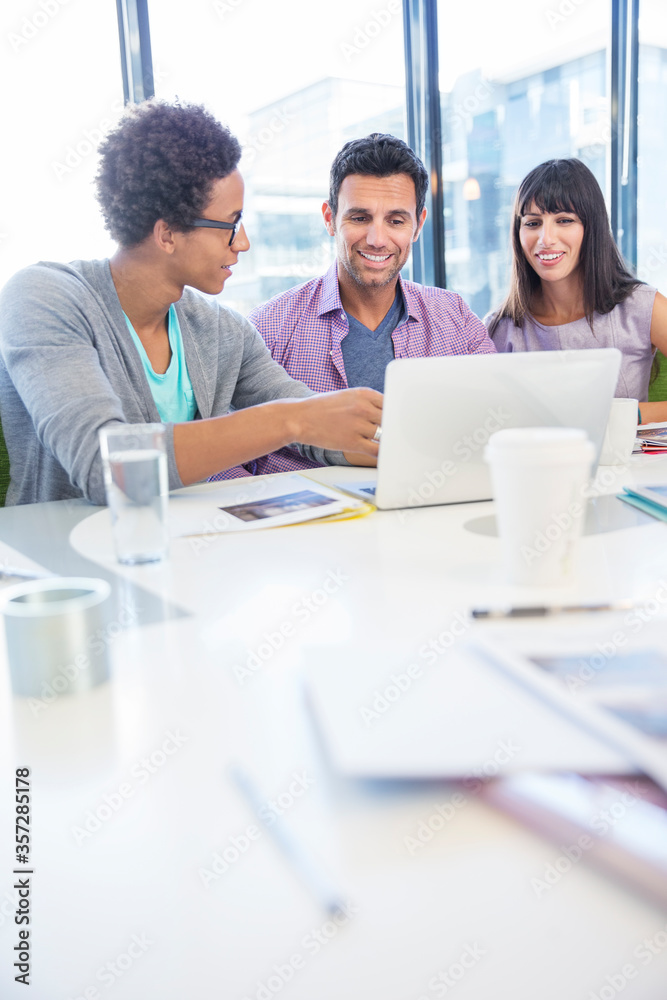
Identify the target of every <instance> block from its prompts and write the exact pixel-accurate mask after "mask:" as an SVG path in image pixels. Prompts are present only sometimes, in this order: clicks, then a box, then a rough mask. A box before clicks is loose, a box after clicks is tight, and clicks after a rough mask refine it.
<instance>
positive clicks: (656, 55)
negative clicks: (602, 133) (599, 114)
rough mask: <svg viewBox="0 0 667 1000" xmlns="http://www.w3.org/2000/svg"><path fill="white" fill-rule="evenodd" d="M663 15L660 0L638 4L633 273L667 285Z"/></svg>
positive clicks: (666, 44)
mask: <svg viewBox="0 0 667 1000" xmlns="http://www.w3.org/2000/svg"><path fill="white" fill-rule="evenodd" d="M665 107H667V19H666V18H665V4H664V0H641V2H640V4H639V125H638V151H637V152H638V163H637V186H638V192H637V273H638V275H639V277H640V278H642V280H643V281H647V282H649V284H651V285H655V286H656V287H657V288H660V289H661V290H662V291H663V292H664V291H665V289H666V288H667V190H666V189H665V159H666V157H667V135H666V134H665V129H664V127H663V124H662V123H663V120H664V110H665Z"/></svg>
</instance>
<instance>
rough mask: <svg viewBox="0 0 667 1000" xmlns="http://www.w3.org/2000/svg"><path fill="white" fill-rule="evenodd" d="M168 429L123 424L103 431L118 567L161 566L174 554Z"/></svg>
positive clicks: (106, 473) (105, 478) (158, 425)
mask: <svg viewBox="0 0 667 1000" xmlns="http://www.w3.org/2000/svg"><path fill="white" fill-rule="evenodd" d="M165 435H166V431H165V427H164V424H118V425H114V426H112V427H103V428H102V430H101V431H100V451H101V453H102V462H103V465H104V483H105V487H106V494H107V503H108V505H109V512H110V514H111V531H112V535H113V543H114V549H115V552H116V558H117V559H118V562H120V563H125V564H127V565H130V566H134V565H137V564H139V563H150V562H157V561H158V560H160V559H164V558H165V557H166V555H167V553H168V548H169V535H168V526H167V503H168V493H169V484H168V474H167V450H166V437H165Z"/></svg>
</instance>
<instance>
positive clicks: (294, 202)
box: [149, 0, 405, 313]
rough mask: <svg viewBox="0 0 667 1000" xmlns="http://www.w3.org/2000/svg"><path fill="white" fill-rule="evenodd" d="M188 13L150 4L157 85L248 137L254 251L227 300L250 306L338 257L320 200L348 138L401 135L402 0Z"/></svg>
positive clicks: (233, 3)
mask: <svg viewBox="0 0 667 1000" xmlns="http://www.w3.org/2000/svg"><path fill="white" fill-rule="evenodd" d="M183 11H184V8H183V6H182V3H181V2H180V0H179V2H178V3H176V2H174V0H159V2H151V3H150V7H149V16H150V24H151V37H152V46H153V58H154V60H155V62H156V64H158V65H159V68H160V72H159V75H158V76H157V81H156V93H157V94H158V96H160V97H164V98H165V99H168V100H171V99H173V98H174V97H176V96H178V97H180V98H181V99H182V100H186V101H195V102H198V103H203V104H206V106H207V107H208V108H209V109H210V110H211V111H212V112H213V114H215V115H216V117H218V118H219V119H220V120H221V121H224V122H227V124H228V125H229V126H230V128H231V129H232V131H233V132H234V133H235V134H236V135H237V136H238V137H239V140H240V141H241V144H242V145H243V158H242V160H241V164H240V169H241V172H242V174H243V176H244V179H245V182H246V201H245V212H244V215H245V220H246V229H247V232H248V236H249V238H250V241H251V244H252V247H251V249H250V251H249V253H247V254H243V255H242V256H241V258H240V259H239V263H238V265H237V266H236V267H235V269H234V278H233V281H232V282H230V283H228V285H227V287H226V288H225V292H224V301H225V304H227V305H232V306H234V307H235V308H237V309H239V311H241V312H243V313H247V312H248V311H249V310H250V309H251V308H252V307H253V306H255V305H259V304H260V303H262V302H265V301H266V300H267V299H268V298H270V297H271V296H272V295H276V294H277V293H278V292H281V291H283V290H285V289H287V288H291V287H292V286H294V285H297V284H300V283H302V282H304V281H307V280H308V279H309V278H311V277H314V276H316V275H319V274H322V273H323V272H324V271H325V270H326V269H327V268H328V267H329V265H330V264H331V263H332V262H333V259H334V255H333V245H332V241H331V239H330V237H329V236H328V235H327V233H326V231H325V229H324V224H323V221H322V215H321V206H322V202H323V201H324V200H325V199H326V197H327V193H328V180H329V167H330V166H331V161H332V159H333V157H334V156H335V154H336V153H337V152H338V150H339V149H340V147H341V146H342V145H343V143H345V142H347V140H348V139H351V138H355V137H358V136H363V135H367V134H368V133H369V132H391V133H392V134H394V135H398V136H400V137H402V138H405V125H404V107H405V82H404V81H405V73H404V55H403V21H402V11H401V4H400V2H399V0H389V2H388V3H383V4H381V5H379V4H377V3H376V2H375V0H370V2H369V0H338V2H337V3H336V5H335V6H334V7H332V6H330V5H325V4H316V3H313V2H312V0H290V3H289V4H278V3H276V2H275V0H218V2H214V3H212V2H211V0H190V3H189V4H188V7H187V17H184V15H183ZM258 26H261V31H259V30H258Z"/></svg>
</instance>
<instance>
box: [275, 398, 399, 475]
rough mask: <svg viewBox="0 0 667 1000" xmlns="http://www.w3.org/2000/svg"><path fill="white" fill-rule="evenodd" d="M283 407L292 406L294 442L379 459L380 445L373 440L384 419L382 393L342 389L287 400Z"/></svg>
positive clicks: (290, 415)
mask: <svg viewBox="0 0 667 1000" xmlns="http://www.w3.org/2000/svg"><path fill="white" fill-rule="evenodd" d="M283 405H285V406H288V407H290V414H289V419H290V421H291V426H292V428H293V437H292V440H293V441H298V442H299V444H310V445H316V446H317V447H319V448H327V449H330V450H332V451H343V452H350V453H358V454H360V455H367V456H369V457H370V458H373V459H377V454H378V443H377V441H375V440H373V438H374V435H375V432H376V431H377V429H378V427H379V426H380V422H381V420H382V393H381V392H376V391H375V389H341V390H340V391H339V392H323V393H319V394H318V395H316V396H309V397H308V398H307V399H299V400H289V401H287V400H285V402H284V404H283Z"/></svg>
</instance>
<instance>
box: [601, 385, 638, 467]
mask: <svg viewBox="0 0 667 1000" xmlns="http://www.w3.org/2000/svg"><path fill="white" fill-rule="evenodd" d="M637 409H638V403H637V400H636V399H612V401H611V410H610V411H609V420H608V421H607V429H606V431H605V432H604V444H603V445H602V451H601V453H600V465H625V463H626V462H627V461H628V459H629V458H630V455H632V449H633V448H634V445H635V439H636V437H637V422H638V413H637Z"/></svg>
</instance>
